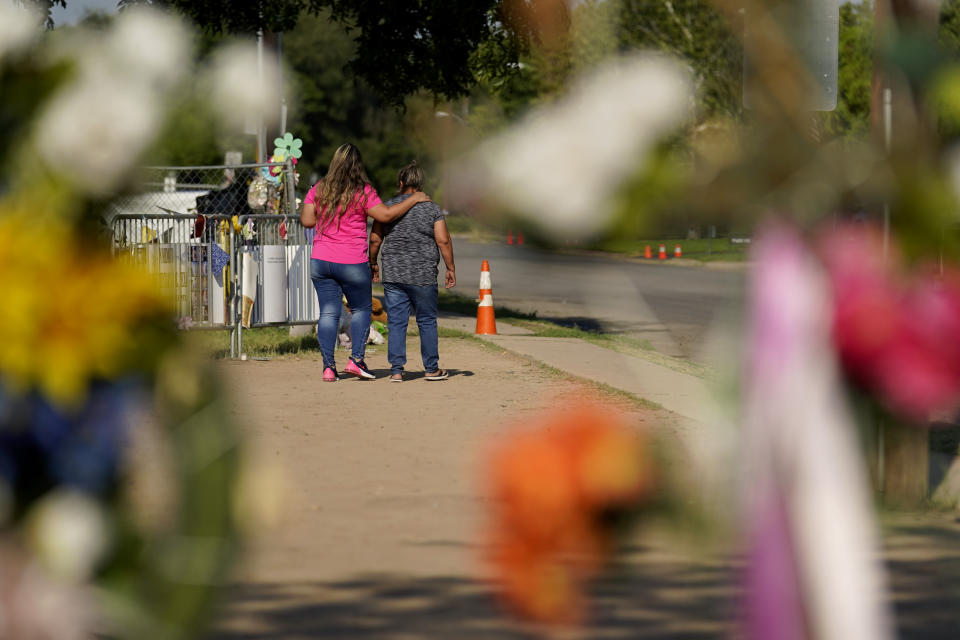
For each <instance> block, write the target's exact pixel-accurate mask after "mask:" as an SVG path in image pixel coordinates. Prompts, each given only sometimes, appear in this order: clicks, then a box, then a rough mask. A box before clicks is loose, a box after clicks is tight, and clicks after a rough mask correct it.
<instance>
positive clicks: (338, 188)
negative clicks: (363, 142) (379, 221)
mask: <svg viewBox="0 0 960 640" xmlns="http://www.w3.org/2000/svg"><path fill="white" fill-rule="evenodd" d="M368 184H370V178H368V177H367V172H366V170H365V169H364V168H363V159H362V158H361V157H360V150H359V149H357V148H356V147H355V146H354V145H352V144H350V143H349V142H348V143H347V144H342V145H340V146H339V147H337V150H336V151H334V152H333V159H332V160H330V168H329V169H328V170H327V175H326V176H325V177H324V178H323V180H322V181H321V182H320V189H319V192H320V193H318V194H317V200H316V207H317V212H318V214H317V222H318V225H317V226H319V227H326V226H327V224H329V223H330V222H332V221H333V220H336V221H337V227H338V228H339V226H340V219H341V218H342V217H343V214H344V213H346V212H347V207H349V206H350V204H351V203H352V202H353V201H354V200H355V199H357V198H358V197H362V198H363V200H362V201H361V202H360V203H359V204H360V205H361V206H366V194H365V193H364V188H365V187H366V185H368Z"/></svg>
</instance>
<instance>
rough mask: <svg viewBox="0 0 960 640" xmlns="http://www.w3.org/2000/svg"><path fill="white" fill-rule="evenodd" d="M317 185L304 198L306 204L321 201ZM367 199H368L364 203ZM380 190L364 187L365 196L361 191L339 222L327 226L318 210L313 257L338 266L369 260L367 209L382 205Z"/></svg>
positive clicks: (311, 255)
mask: <svg viewBox="0 0 960 640" xmlns="http://www.w3.org/2000/svg"><path fill="white" fill-rule="evenodd" d="M318 186H319V184H315V185H313V187H311V188H310V191H308V192H307V197H306V198H304V199H303V203H304V204H314V203H316V201H317V187H318ZM364 199H365V200H364ZM381 202H382V201H381V200H380V196H378V195H377V191H376V189H374V188H373V187H372V186H370V185H369V184H368V185H366V186H365V187H364V188H363V195H362V196H361V195H360V193H359V192H357V195H356V196H354V198H353V200H352V201H351V202H350V204H349V206H347V211H346V212H345V213H344V214H343V217H341V218H340V224H339V226H338V225H337V221H336V220H335V219H334V220H330V221H328V222H327V224H326V225H325V226H323V227H322V228H321V226H320V224H321V223H320V216H321V214H322V212H321V211H317V232H316V234H314V236H313V251H312V252H311V254H310V257H311V258H316V259H317V260H326V261H327V262H336V263H338V264H359V263H361V262H366V261H367V246H368V244H367V209H372V208H373V207H375V206H377V205H378V204H381Z"/></svg>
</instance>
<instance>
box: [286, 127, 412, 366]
mask: <svg viewBox="0 0 960 640" xmlns="http://www.w3.org/2000/svg"><path fill="white" fill-rule="evenodd" d="M429 199H430V197H429V196H427V195H426V194H425V193H423V192H422V191H418V192H416V193H415V194H413V196H411V197H410V198H407V199H406V200H404V201H403V202H400V203H397V204H395V205H393V206H392V207H388V206H386V205H385V204H383V202H381V200H380V197H379V196H378V195H377V192H376V190H375V189H374V188H373V187H372V186H371V185H370V179H369V178H368V177H367V172H366V171H365V170H364V168H363V161H362V160H361V158H360V150H359V149H357V148H356V147H355V146H353V145H352V144H344V145H341V146H340V147H339V148H338V149H337V150H336V151H335V152H334V154H333V159H332V160H331V161H330V169H329V170H328V171H327V175H326V177H324V179H323V180H321V181H320V182H318V183H317V184H315V185H314V186H313V187H312V188H311V189H310V191H309V192H307V197H306V198H304V200H303V208H302V209H301V210H300V222H301V223H302V224H303V226H304V227H308V228H311V227H316V228H317V231H316V233H315V234H314V236H313V252H312V253H311V254H310V278H311V279H312V280H313V287H314V289H316V291H317V301H318V302H319V303H320V318H319V320H318V321H317V341H318V342H319V343H320V353H321V354H322V355H323V380H324V382H335V381H336V380H339V379H340V377H339V376H338V375H337V366H336V363H335V362H334V357H333V350H334V348H335V347H336V343H337V326H338V325H339V322H340V310H341V309H342V307H343V304H342V299H343V296H346V298H347V305H349V307H350V314H351V315H350V333H351V338H352V342H353V351H352V354H351V356H350V360H349V361H348V362H347V366H346V367H344V371H345V372H346V373H352V374H354V375H357V376H360V377H361V378H374V377H376V376H374V375H373V374H372V373H370V370H369V369H368V368H367V365H366V363H364V361H363V355H364V351H365V350H366V346H367V335H368V334H369V332H370V308H371V306H372V305H371V302H372V300H373V286H372V272H371V270H370V261H369V258H368V257H367V246H368V243H367V216H370V217H371V218H373V219H374V220H377V221H378V222H390V221H392V220H396V219H397V218H399V217H400V216H402V215H403V214H405V213H406V212H407V211H408V210H409V209H410V208H411V207H413V205H415V204H417V203H419V202H424V201H427V200H429Z"/></svg>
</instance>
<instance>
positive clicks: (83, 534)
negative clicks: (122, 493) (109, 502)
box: [28, 490, 110, 582]
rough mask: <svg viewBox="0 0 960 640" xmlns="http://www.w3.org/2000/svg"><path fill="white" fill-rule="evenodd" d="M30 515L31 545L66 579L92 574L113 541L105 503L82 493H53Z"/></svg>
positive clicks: (61, 491)
mask: <svg viewBox="0 0 960 640" xmlns="http://www.w3.org/2000/svg"><path fill="white" fill-rule="evenodd" d="M29 517H30V522H29V534H30V535H29V538H28V539H29V543H30V546H31V548H32V549H33V551H34V553H35V554H36V556H37V558H38V559H39V560H40V561H41V562H42V563H43V565H44V567H46V568H47V569H48V570H49V571H50V572H51V573H53V574H54V575H57V576H60V577H62V578H64V579H66V580H71V581H74V582H82V581H83V580H85V579H87V578H89V576H90V575H91V573H92V571H93V569H94V568H95V567H96V565H97V563H98V562H100V560H101V558H102V557H103V555H104V553H105V552H106V550H107V548H108V547H109V545H110V531H109V527H108V525H107V521H106V516H105V514H104V512H103V507H102V506H101V505H100V504H99V503H98V502H97V501H96V500H94V499H92V498H90V497H88V496H86V495H84V494H82V493H78V492H75V491H66V490H60V491H56V492H54V493H51V494H49V495H48V496H46V497H45V498H43V499H42V500H41V501H40V502H39V503H37V505H36V506H35V507H34V508H33V510H32V511H31V512H30V516H29Z"/></svg>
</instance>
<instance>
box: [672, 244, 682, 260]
mask: <svg viewBox="0 0 960 640" xmlns="http://www.w3.org/2000/svg"><path fill="white" fill-rule="evenodd" d="M673 257H674V258H682V257H683V251H681V250H680V245H677V246H675V247H674V248H673Z"/></svg>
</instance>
